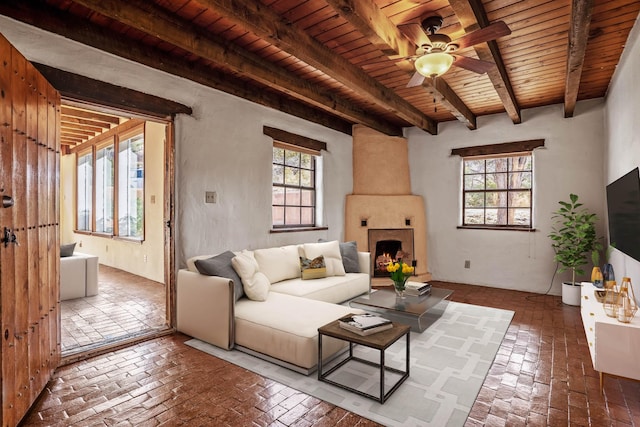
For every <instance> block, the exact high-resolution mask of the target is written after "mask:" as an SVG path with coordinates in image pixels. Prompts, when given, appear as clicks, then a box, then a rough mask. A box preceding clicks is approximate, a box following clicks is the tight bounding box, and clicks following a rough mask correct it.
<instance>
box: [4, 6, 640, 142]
mask: <svg viewBox="0 0 640 427" xmlns="http://www.w3.org/2000/svg"><path fill="white" fill-rule="evenodd" d="M639 10H640V2H639V1H637V0H424V1H420V0H260V1H258V0H3V1H2V2H1V4H0V14H3V15H7V16H9V17H12V18H14V19H17V20H20V21H23V22H26V23H28V24H31V25H34V26H37V27H40V28H43V29H45V30H48V31H52V32H55V33H58V34H61V35H63V36H65V37H68V38H71V39H74V40H77V41H79V42H81V43H85V44H88V45H91V46H94V47H96V48H98V49H102V50H104V51H107V52H110V53H113V54H115V55H119V56H122V57H125V58H128V59H131V60H133V61H137V62H140V63H142V64H146V65H149V66H151V67H155V68H158V69H161V70H163V71H166V72H168V73H172V74H175V75H179V76H182V77H185V78H188V79H191V80H193V81H196V82H198V83H201V84H204V85H207V86H210V87H213V88H216V89H220V90H222V91H225V92H228V93H231V94H234V95H237V96H240V97H243V98H246V99H249V100H251V101H254V102H257V103H260V104H263V105H267V106H269V107H273V108H277V109H279V110H282V111H285V112H288V113H291V114H294V115H297V116H299V117H302V118H305V119H308V120H311V121H314V122H317V123H321V124H323V125H325V126H329V127H332V128H334V129H338V130H340V131H342V132H345V133H350V129H351V125H352V124H354V123H360V124H364V125H367V126H369V127H372V128H374V129H377V130H379V131H382V132H385V133H387V134H390V135H398V134H401V133H402V128H403V127H407V126H417V127H419V128H421V129H424V130H425V131H427V132H429V133H432V134H436V133H437V125H438V123H439V122H442V121H450V120H458V121H460V122H461V124H462V125H464V126H466V127H468V128H469V129H475V128H476V127H477V124H476V118H477V117H478V116H482V115H487V114H494V113H501V112H504V113H505V114H507V115H508V116H509V118H510V119H511V120H512V121H513V123H519V122H520V121H521V120H522V118H521V110H522V109H524V108H532V107H538V106H543V105H550V104H558V103H563V104H564V110H565V116H567V117H570V116H572V115H573V114H574V109H575V104H576V101H578V100H584V99H591V98H597V97H602V96H604V95H605V94H606V91H607V88H608V86H609V82H610V80H611V77H612V75H613V72H614V70H615V67H616V65H617V63H618V61H619V59H620V55H621V53H622V51H623V49H624V45H625V43H626V40H627V37H628V35H629V32H630V30H631V28H632V27H633V25H634V23H635V22H636V19H637V17H638V12H639ZM431 15H439V16H441V17H442V18H443V25H442V27H441V29H440V30H439V31H438V32H439V33H444V34H447V35H448V36H450V37H451V38H452V39H453V40H454V41H455V40H456V39H458V38H460V37H462V36H463V35H465V34H467V33H471V32H473V31H474V30H477V29H480V28H484V27H487V26H488V25H490V24H492V23H495V22H497V21H504V22H505V23H506V24H507V25H508V27H509V28H510V30H511V34H509V35H506V36H503V37H500V38H498V39H497V40H494V41H489V42H486V43H485V42H483V43H480V44H476V45H474V46H469V47H464V48H461V49H459V50H458V51H456V55H460V56H463V57H470V58H475V59H481V60H485V61H489V62H491V63H495V66H491V67H490V69H489V71H488V72H487V73H485V74H477V73H474V72H472V71H469V70H467V69H465V68H462V64H463V62H458V63H459V64H460V66H457V67H456V66H454V67H452V68H451V69H450V70H449V71H448V72H447V73H446V74H444V75H443V76H441V77H438V78H436V79H435V80H432V79H431V78H427V79H425V81H424V83H423V84H422V85H419V86H416V87H407V83H408V82H409V79H410V78H411V76H412V74H413V72H414V70H413V65H412V64H411V63H409V62H407V61H399V60H397V59H396V58H397V57H398V56H401V57H405V56H409V55H414V54H415V50H416V45H415V44H414V43H413V42H411V41H410V39H409V38H408V37H407V36H406V35H405V34H404V33H403V28H406V27H403V25H404V24H408V23H419V22H420V21H421V20H422V19H423V18H425V17H427V16H431ZM0 31H1V30H0ZM405 31H406V30H405ZM457 61H458V60H457Z"/></svg>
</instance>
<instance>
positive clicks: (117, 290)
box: [60, 265, 166, 355]
mask: <svg viewBox="0 0 640 427" xmlns="http://www.w3.org/2000/svg"><path fill="white" fill-rule="evenodd" d="M98 289H99V292H98V295H94V296H91V297H85V298H76V299H72V300H66V301H62V302H61V303H60V307H61V310H60V318H61V338H62V339H61V348H62V353H63V355H64V354H68V353H70V352H78V351H85V350H87V349H89V348H94V347H96V346H98V345H103V344H106V343H112V342H114V341H117V340H122V339H124V338H128V337H130V336H132V335H135V334H136V333H139V332H142V331H148V330H151V329H157V328H162V327H164V326H165V325H166V320H165V319H166V315H165V307H166V296H165V287H164V285H163V284H162V283H158V282H154V281H153V280H149V279H145V278H144V277H140V276H136V275H133V274H131V273H127V272H126V271H122V270H118V269H116V268H113V267H108V266H106V265H100V269H99V277H98Z"/></svg>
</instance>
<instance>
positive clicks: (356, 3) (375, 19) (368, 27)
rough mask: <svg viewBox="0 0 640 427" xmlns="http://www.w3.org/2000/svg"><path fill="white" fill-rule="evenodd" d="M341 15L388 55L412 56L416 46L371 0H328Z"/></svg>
mask: <svg viewBox="0 0 640 427" xmlns="http://www.w3.org/2000/svg"><path fill="white" fill-rule="evenodd" d="M327 3H329V6H331V7H332V8H333V9H334V10H335V11H336V12H338V14H340V16H342V17H343V18H344V19H346V20H347V21H349V22H350V23H351V25H353V26H354V27H355V28H356V29H357V30H358V31H359V32H360V33H362V34H363V35H364V36H365V37H366V38H367V39H368V40H369V41H370V42H371V43H372V44H373V45H374V46H375V47H376V48H377V49H379V50H381V51H382V53H384V54H385V55H386V56H396V55H397V56H399V57H405V56H411V55H415V53H416V46H415V45H414V44H413V42H412V41H411V40H409V39H408V38H406V37H405V35H404V34H402V32H401V31H400V30H399V29H398V27H397V26H396V25H395V24H394V23H393V22H392V21H391V20H390V19H389V18H387V16H386V15H385V14H384V13H383V12H382V10H380V8H379V7H378V6H377V5H376V4H375V3H374V2H373V1H371V0H327Z"/></svg>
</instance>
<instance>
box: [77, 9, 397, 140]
mask: <svg viewBox="0 0 640 427" xmlns="http://www.w3.org/2000/svg"><path fill="white" fill-rule="evenodd" d="M74 1H75V3H78V4H82V5H83V6H85V7H87V8H89V9H91V10H93V11H95V12H97V13H100V14H101V15H104V16H107V17H109V18H111V19H114V20H116V21H118V22H121V23H123V24H126V25H128V26H130V27H132V28H135V29H137V30H139V31H142V32H145V33H147V34H150V35H152V36H154V37H157V38H159V39H161V40H163V41H165V42H167V43H170V44H172V45H174V46H177V47H179V48H181V49H184V50H186V51H188V52H191V53H194V54H196V55H198V56H200V57H202V58H204V59H206V60H209V61H212V62H214V63H216V64H217V65H219V66H221V67H224V68H226V69H228V70H230V71H233V72H236V73H239V74H241V75H245V76H247V77H250V78H252V79H254V80H256V81H258V82H259V83H261V84H263V85H265V86H268V87H272V88H274V89H276V90H278V91H280V92H283V93H285V94H287V95H289V96H292V97H294V98H297V99H300V100H303V101H305V102H308V103H310V104H312V105H314V106H316V107H319V108H322V109H324V110H326V111H331V112H333V113H337V114H339V115H345V116H346V117H348V118H349V119H350V120H352V121H353V122H355V123H364V124H366V125H367V126H370V127H373V128H375V129H377V130H380V131H381V132H384V133H387V134H392V135H398V134H401V132H402V130H401V129H400V128H399V127H397V126H393V125H390V124H388V123H384V121H382V120H380V119H379V118H376V117H373V116H371V115H370V114H368V113H367V112H365V111H364V110H361V109H358V108H357V107H355V106H353V104H352V103H350V102H347V101H346V100H343V99H341V98H338V97H336V96H335V95H333V94H330V93H327V92H326V91H322V90H321V89H320V88H318V87H317V86H316V85H314V84H313V83H311V82H309V81H307V80H305V79H302V78H300V77H297V76H296V75H294V74H293V73H291V72H289V71H287V70H284V69H282V68H281V67H279V66H277V65H275V64H273V63H271V62H268V61H265V60H263V59H262V58H260V57H259V56H258V55H256V54H254V53H251V52H249V51H247V50H244V49H242V48H241V47H239V46H238V45H235V44H233V43H231V42H228V41H226V40H224V39H223V38H221V37H218V36H214V35H212V34H208V33H206V32H205V31H202V30H198V29H197V28H196V27H195V26H194V25H193V24H192V23H191V22H188V21H184V20H182V19H181V18H179V17H177V16H176V15H173V14H171V13H170V12H168V11H166V10H165V9H163V8H161V7H159V6H157V5H155V4H152V3H149V2H146V1H141V0H128V1H126V2H123V1H121V0H74ZM385 125H387V126H385Z"/></svg>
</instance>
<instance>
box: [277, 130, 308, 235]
mask: <svg viewBox="0 0 640 427" xmlns="http://www.w3.org/2000/svg"><path fill="white" fill-rule="evenodd" d="M315 180H316V159H315V156H314V155H313V154H311V153H308V152H304V150H302V149H300V150H298V149H296V148H295V147H290V146H286V145H285V144H280V143H277V142H274V145H273V173H272V184H273V185H272V196H271V200H272V202H271V204H272V209H271V210H272V223H273V227H274V228H286V227H315V225H316V220H315V216H316V215H315V213H316V183H315Z"/></svg>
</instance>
